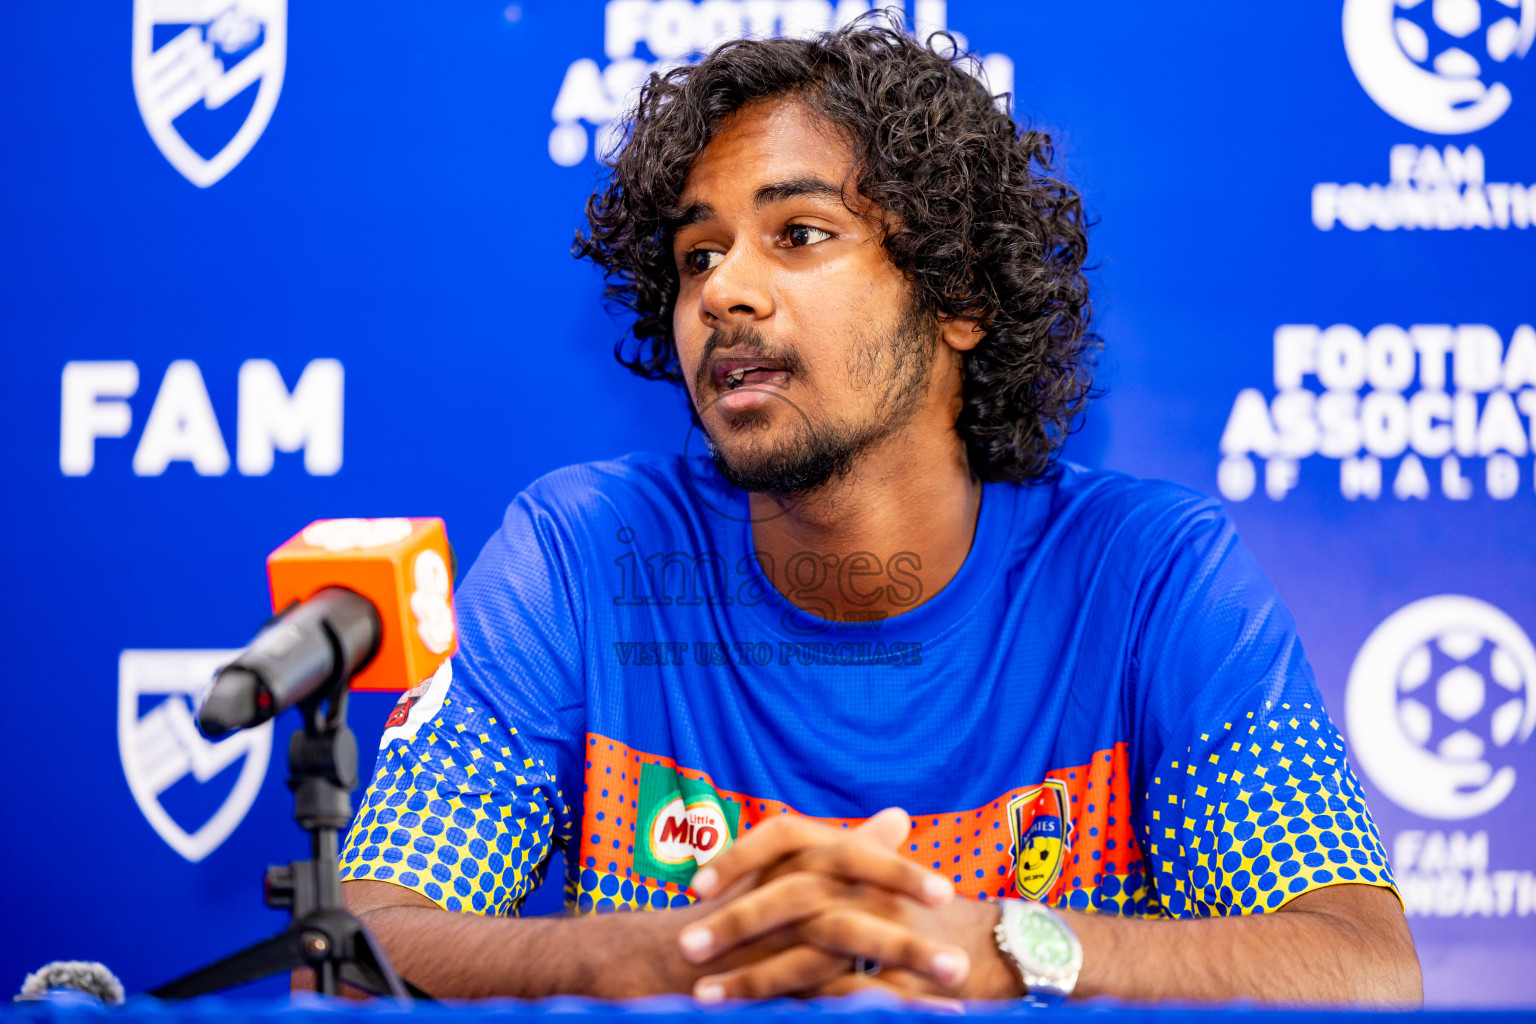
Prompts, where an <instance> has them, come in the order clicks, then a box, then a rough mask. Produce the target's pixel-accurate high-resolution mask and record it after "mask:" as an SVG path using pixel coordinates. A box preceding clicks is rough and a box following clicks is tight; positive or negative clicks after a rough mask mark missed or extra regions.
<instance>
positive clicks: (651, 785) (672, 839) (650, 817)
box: [635, 764, 741, 885]
mask: <svg viewBox="0 0 1536 1024" xmlns="http://www.w3.org/2000/svg"><path fill="white" fill-rule="evenodd" d="M639 814H640V817H639V819H638V820H637V821H636V822H635V871H637V872H638V873H639V874H642V875H645V876H646V877H648V878H655V879H657V880H659V881H663V882H676V883H678V884H679V885H687V884H688V882H689V880H690V879H692V878H693V873H694V872H695V871H697V870H698V869H699V868H701V867H703V866H704V865H705V864H708V863H709V862H710V861H712V860H714V859H715V858H716V857H718V856H719V855H720V851H721V850H724V849H725V848H726V847H727V846H729V845H731V843H732V841H734V840H735V838H736V827H737V820H738V818H739V817H740V815H741V805H740V804H738V803H736V802H735V801H734V800H724V799H721V797H720V794H719V793H717V792H715V788H714V787H713V786H711V785H710V784H709V783H707V782H702V781H699V780H695V779H685V778H681V777H680V776H679V775H678V774H677V771H676V770H675V769H672V768H667V767H664V766H662V765H659V764H647V765H644V766H642V767H641V769H640V802H639Z"/></svg>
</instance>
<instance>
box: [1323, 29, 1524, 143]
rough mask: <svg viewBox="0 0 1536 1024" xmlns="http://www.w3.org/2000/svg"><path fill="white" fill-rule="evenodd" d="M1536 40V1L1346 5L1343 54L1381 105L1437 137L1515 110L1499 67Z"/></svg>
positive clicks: (1481, 125)
mask: <svg viewBox="0 0 1536 1024" xmlns="http://www.w3.org/2000/svg"><path fill="white" fill-rule="evenodd" d="M1533 37H1536V0H1344V51H1345V53H1346V54H1347V55H1348V57H1349V66H1350V67H1351V68H1352V69H1353V70H1354V72H1355V77H1356V78H1357V79H1359V80H1360V85H1361V87H1362V88H1364V89H1365V91H1366V93H1367V94H1368V95H1369V96H1370V97H1371V99H1373V100H1375V101H1376V105H1377V106H1379V107H1381V109H1382V110H1385V111H1386V112H1387V113H1389V114H1391V115H1392V116H1393V117H1395V118H1397V119H1398V120H1399V121H1401V122H1403V123H1404V124H1406V125H1408V126H1410V127H1413V128H1417V129H1419V130H1420V131H1426V132H1434V133H1435V134H1437V135H1464V134H1466V133H1467V132H1475V131H1478V130H1479V129H1482V128H1486V127H1488V126H1489V125H1490V124H1492V123H1493V122H1495V121H1497V120H1498V119H1499V118H1500V117H1502V116H1503V115H1504V112H1505V111H1506V110H1508V109H1509V104H1510V101H1511V95H1510V91H1509V87H1508V86H1506V85H1505V84H1504V83H1503V82H1492V83H1488V82H1485V79H1486V78H1488V77H1489V76H1491V75H1492V74H1494V73H1495V72H1496V71H1497V70H1498V66H1499V65H1503V64H1506V63H1507V62H1509V61H1511V60H1517V59H1519V58H1521V57H1524V56H1525V55H1526V54H1527V53H1528V52H1529V51H1530V49H1531V41H1532V39H1533Z"/></svg>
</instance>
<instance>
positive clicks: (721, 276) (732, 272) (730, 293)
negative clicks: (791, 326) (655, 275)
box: [699, 244, 773, 327]
mask: <svg viewBox="0 0 1536 1024" xmlns="http://www.w3.org/2000/svg"><path fill="white" fill-rule="evenodd" d="M766 264H767V261H766V260H764V259H763V258H762V257H761V256H760V255H759V254H757V253H755V252H754V251H753V250H752V248H751V247H750V246H745V245H739V244H738V245H733V246H731V249H730V251H729V252H727V253H725V255H724V258H723V259H722V260H721V261H720V265H719V266H717V267H715V268H714V269H713V270H711V271H710V272H709V277H708V278H707V279H705V281H704V287H703V288H702V289H701V290H700V292H699V316H700V318H701V319H703V321H704V322H705V323H706V324H708V325H709V326H711V327H729V326H732V325H735V324H744V323H752V322H755V321H759V320H764V319H766V318H768V317H769V316H772V315H773V299H772V297H771V296H770V294H769V289H768V280H767V279H768V272H769V268H768V267H767V265H766Z"/></svg>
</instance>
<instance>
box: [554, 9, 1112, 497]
mask: <svg viewBox="0 0 1536 1024" xmlns="http://www.w3.org/2000/svg"><path fill="white" fill-rule="evenodd" d="M945 39H948V37H946V36H944V34H942V33H941V34H939V35H937V36H935V37H934V38H933V39H931V40H930V41H929V45H926V46H925V45H923V44H922V43H920V42H918V41H917V40H916V39H914V38H912V37H911V36H909V35H907V34H906V33H905V32H903V31H901V29H900V26H899V24H897V23H894V22H892V21H889V20H880V19H876V18H866V19H860V20H859V21H856V22H854V23H852V24H850V25H848V26H845V27H844V28H842V29H839V30H837V31H834V32H828V33H824V34H822V35H819V36H817V37H815V38H813V39H808V40H807V39H772V40H741V41H737V42H732V43H727V44H725V45H723V46H721V47H720V48H719V49H717V50H715V51H714V52H713V53H711V54H710V55H708V56H707V57H705V58H703V59H702V60H700V61H699V62H698V63H695V64H690V65H683V66H680V67H675V68H673V69H672V70H670V71H667V72H666V73H665V74H655V75H652V76H651V78H650V80H649V81H648V82H647V83H646V84H645V85H644V87H643V88H642V89H641V91H640V95H639V101H638V103H637V105H636V108H635V110H634V112H633V113H632V114H631V116H630V119H629V121H628V123H627V125H626V126H625V127H626V129H627V135H628V141H627V142H626V143H625V144H624V145H623V146H622V148H621V149H619V151H618V152H617V153H616V154H615V155H614V156H613V157H612V172H611V175H610V177H609V179H608V182H607V184H606V186H605V187H604V188H603V189H602V190H601V191H599V192H598V193H597V194H596V195H594V196H592V198H591V199H590V200H589V201H588V203H587V219H588V221H589V224H590V233H589V234H583V233H582V232H577V235H576V242H575V245H574V246H573V247H572V252H573V254H574V255H576V256H578V257H585V258H589V259H591V260H593V261H594V262H595V263H597V264H598V265H599V266H600V267H602V269H603V271H604V273H605V276H606V277H607V279H608V285H607V287H606V295H607V297H608V298H609V300H610V301H612V302H613V303H615V304H616V305H618V306H619V307H621V308H623V309H626V310H629V311H631V312H632V313H633V314H634V323H633V325H632V326H631V329H630V334H631V335H632V338H631V337H629V336H626V337H625V338H623V339H621V340H620V341H619V343H618V344H617V345H616V346H615V349H614V354H615V355H616V356H617V357H618V359H619V361H620V362H621V363H623V364H624V365H625V366H627V367H628V368H629V369H630V370H632V371H633V372H635V373H637V374H639V375H640V376H642V377H646V378H649V379H652V380H669V381H672V382H674V383H678V384H681V383H682V381H683V378H682V368H681V366H680V365H679V363H678V357H677V346H676V343H675V340H674V338H673V335H672V315H673V305H674V303H675V302H676V300H677V294H678V277H677V267H676V265H675V263H674V261H673V254H672V225H673V224H675V223H676V221H677V218H678V217H679V215H680V213H681V209H680V207H679V199H680V197H681V195H682V192H683V187H684V184H685V182H686V180H687V177H688V173H689V170H690V168H691V166H692V163H693V160H694V158H695V157H697V156H698V154H699V153H700V151H702V150H703V149H704V147H705V146H706V145H707V144H708V143H709V141H710V139H711V138H713V136H714V135H715V133H716V132H717V131H718V130H719V129H720V126H721V123H722V122H723V121H724V120H725V119H726V118H727V117H729V116H730V115H731V114H733V113H734V112H736V111H738V110H740V109H741V108H742V107H744V106H746V105H747V104H750V103H754V102H758V101H762V100H770V99H782V98H790V97H792V98H794V99H796V100H798V101H800V102H803V103H805V104H806V105H807V107H808V108H809V109H810V110H812V111H813V112H814V113H815V114H817V115H818V116H819V117H821V118H823V119H824V120H825V121H826V122H827V123H828V124H829V125H831V126H832V127H833V128H834V129H835V130H836V131H837V132H838V133H840V135H841V136H842V137H843V138H844V139H845V140H846V141H847V143H848V145H849V146H850V148H851V149H852V151H853V154H854V164H855V166H854V172H853V173H854V181H855V185H856V187H857V189H858V192H859V193H860V195H861V196H862V197H863V198H864V199H866V200H868V201H870V202H871V203H873V204H874V206H875V207H876V208H877V209H878V210H880V211H882V213H883V215H884V216H883V230H882V234H881V239H882V244H883V245H884V247H885V250H886V252H887V254H888V255H889V257H890V259H891V261H892V263H893V264H894V265H895V266H896V267H897V268H898V269H899V270H900V271H902V273H903V274H904V275H905V276H906V278H907V280H908V281H909V282H910V284H911V286H912V287H913V289H914V298H915V299H916V301H918V302H919V303H920V304H921V305H922V306H923V307H924V308H925V309H927V310H928V311H930V312H931V313H932V314H933V315H934V316H936V317H937V318H939V319H947V318H961V319H966V320H974V321H976V322H977V323H978V324H979V325H980V327H981V329H982V331H983V332H984V333H983V337H982V340H981V341H980V342H979V343H978V344H977V345H976V347H975V348H973V349H972V350H970V351H969V352H967V353H965V354H964V361H963V368H964V385H963V388H964V391H963V398H964V405H963V409H962V411H961V413H960V415H959V418H958V420H957V422H956V429H957V431H958V432H959V434H960V436H961V438H963V439H964V441H965V445H966V450H967V453H968V456H969V459H970V464H971V468H972V470H973V471H974V472H975V473H976V475H977V476H978V477H980V478H981V479H983V480H1009V481H1027V480H1033V479H1038V478H1040V477H1042V476H1044V475H1045V474H1046V473H1047V472H1048V471H1049V470H1050V468H1051V466H1052V464H1053V462H1054V460H1055V457H1056V455H1057V453H1058V452H1059V450H1060V448H1061V445H1062V442H1063V441H1064V440H1065V438H1066V434H1067V433H1068V431H1069V430H1070V429H1071V428H1072V426H1073V422H1074V420H1075V419H1076V418H1077V416H1078V415H1079V413H1081V412H1082V410H1083V409H1084V408H1085V406H1086V405H1087V403H1088V401H1089V399H1090V398H1092V397H1093V394H1094V387H1093V371H1094V360H1095V357H1096V354H1097V351H1098V348H1099V344H1100V342H1099V338H1098V336H1097V335H1095V334H1094V333H1092V332H1091V331H1090V330H1089V321H1090V319H1091V317H1092V306H1091V304H1090V302H1089V299H1088V283H1087V280H1086V278H1085V277H1084V275H1083V261H1084V258H1085V257H1086V255H1087V238H1086V235H1085V230H1084V229H1085V226H1086V225H1085V223H1084V215H1083V208H1082V198H1081V196H1080V195H1079V194H1078V192H1077V190H1076V189H1074V188H1073V187H1072V186H1071V185H1069V184H1067V183H1066V182H1064V181H1062V180H1060V179H1059V178H1057V177H1054V176H1052V170H1053V168H1052V163H1053V159H1054V154H1053V149H1052V144H1051V139H1050V137H1049V136H1048V135H1046V134H1044V133H1042V132H1039V131H1034V130H1020V128H1019V127H1018V126H1017V125H1015V124H1014V121H1013V119H1012V118H1011V117H1010V116H1009V115H1008V114H1007V113H1006V112H1005V111H1004V110H1003V109H1000V108H999V105H998V103H997V102H995V101H994V98H993V97H992V96H991V95H990V94H989V93H988V90H987V89H986V88H985V86H984V85H983V84H982V83H981V82H980V81H978V80H977V78H975V77H973V76H972V75H970V74H968V73H967V72H966V70H965V66H966V62H967V61H973V60H974V58H972V57H968V56H964V55H958V54H956V55H954V56H945V55H944V54H943V53H942V52H940V51H941V50H948V51H949V52H951V53H954V47H953V39H948V42H949V45H948V46H946V45H945V43H944V40H945Z"/></svg>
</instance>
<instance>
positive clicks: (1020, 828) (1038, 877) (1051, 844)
mask: <svg viewBox="0 0 1536 1024" xmlns="http://www.w3.org/2000/svg"><path fill="white" fill-rule="evenodd" d="M1070 805H1071V800H1070V798H1069V797H1068V796H1067V784H1066V783H1065V782H1062V781H1061V780H1060V779H1046V780H1045V781H1044V782H1042V783H1041V784H1040V785H1038V786H1031V787H1030V788H1029V789H1026V790H1025V791H1024V792H1022V793H1020V794H1019V795H1018V796H1016V797H1014V798H1013V799H1012V800H1009V801H1008V829H1009V831H1010V832H1011V833H1012V834H1013V878H1014V884H1015V885H1016V886H1017V887H1018V890H1019V895H1021V896H1023V897H1024V898H1025V899H1030V900H1044V899H1045V897H1046V894H1047V893H1049V892H1050V891H1051V887H1052V886H1054V885H1055V884H1056V880H1057V879H1058V878H1060V877H1061V866H1062V864H1063V863H1064V862H1065V861H1066V857H1067V851H1068V850H1069V849H1071V846H1072V813H1071V810H1070Z"/></svg>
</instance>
